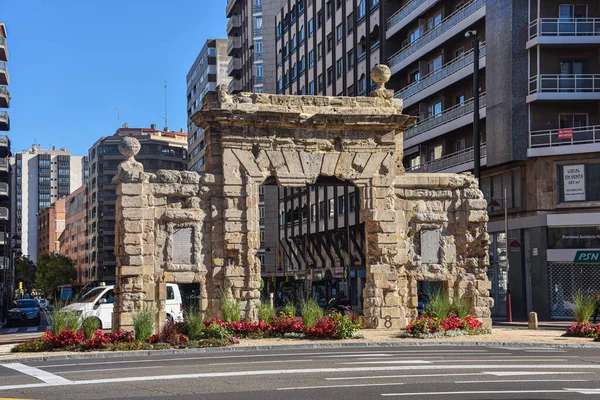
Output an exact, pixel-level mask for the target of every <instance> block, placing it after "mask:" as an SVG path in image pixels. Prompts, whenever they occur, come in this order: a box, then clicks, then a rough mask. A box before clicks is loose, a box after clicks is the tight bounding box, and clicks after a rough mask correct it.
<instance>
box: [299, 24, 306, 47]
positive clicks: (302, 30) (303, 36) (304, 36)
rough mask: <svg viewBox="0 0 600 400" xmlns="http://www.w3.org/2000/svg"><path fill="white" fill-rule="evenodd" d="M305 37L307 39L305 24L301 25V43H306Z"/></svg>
mask: <svg viewBox="0 0 600 400" xmlns="http://www.w3.org/2000/svg"><path fill="white" fill-rule="evenodd" d="M304 39H306V30H305V29H304V25H302V26H301V27H300V44H302V43H304Z"/></svg>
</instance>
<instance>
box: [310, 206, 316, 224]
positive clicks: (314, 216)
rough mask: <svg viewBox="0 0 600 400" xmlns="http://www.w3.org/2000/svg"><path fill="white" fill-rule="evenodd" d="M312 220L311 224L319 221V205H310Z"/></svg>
mask: <svg viewBox="0 0 600 400" xmlns="http://www.w3.org/2000/svg"><path fill="white" fill-rule="evenodd" d="M310 220H311V222H315V221H316V220H317V205H316V204H311V205H310Z"/></svg>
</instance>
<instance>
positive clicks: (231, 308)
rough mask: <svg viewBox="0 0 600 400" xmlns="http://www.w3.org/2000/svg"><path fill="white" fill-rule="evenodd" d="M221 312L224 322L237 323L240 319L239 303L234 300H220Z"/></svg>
mask: <svg viewBox="0 0 600 400" xmlns="http://www.w3.org/2000/svg"><path fill="white" fill-rule="evenodd" d="M221 312H222V313H223V321H224V322H238V321H239V320H240V319H241V318H242V310H241V308H240V302H239V301H237V300H235V299H221Z"/></svg>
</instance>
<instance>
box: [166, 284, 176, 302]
mask: <svg viewBox="0 0 600 400" xmlns="http://www.w3.org/2000/svg"><path fill="white" fill-rule="evenodd" d="M167 300H175V291H174V290H173V286H167Z"/></svg>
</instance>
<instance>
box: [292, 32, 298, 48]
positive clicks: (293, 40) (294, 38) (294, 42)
mask: <svg viewBox="0 0 600 400" xmlns="http://www.w3.org/2000/svg"><path fill="white" fill-rule="evenodd" d="M296 45H297V42H296V35H294V36H292V51H294V50H296Z"/></svg>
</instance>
